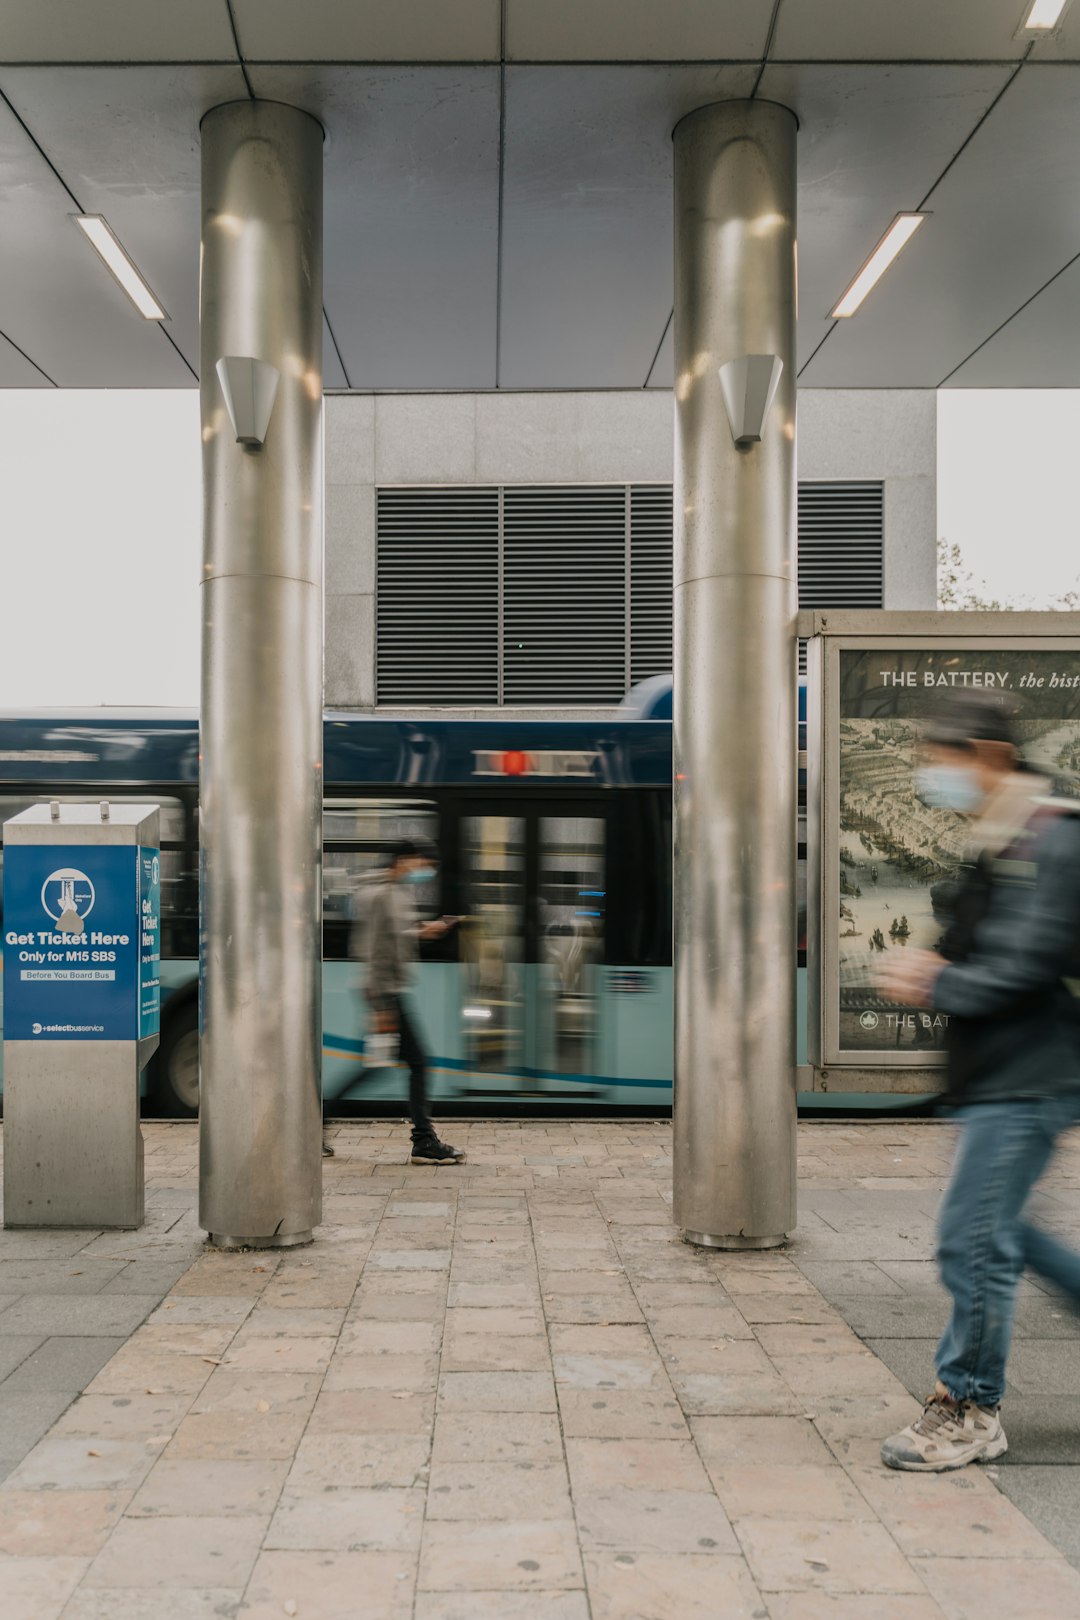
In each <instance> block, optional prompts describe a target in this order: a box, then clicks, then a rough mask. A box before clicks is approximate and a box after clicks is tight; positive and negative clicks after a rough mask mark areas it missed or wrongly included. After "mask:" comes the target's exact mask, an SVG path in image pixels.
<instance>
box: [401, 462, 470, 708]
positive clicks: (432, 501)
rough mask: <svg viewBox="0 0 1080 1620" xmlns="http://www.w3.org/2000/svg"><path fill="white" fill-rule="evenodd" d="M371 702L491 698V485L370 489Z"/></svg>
mask: <svg viewBox="0 0 1080 1620" xmlns="http://www.w3.org/2000/svg"><path fill="white" fill-rule="evenodd" d="M377 533H378V544H377V547H376V551H377V564H376V584H375V589H376V603H377V613H376V620H377V633H376V664H375V668H376V694H377V701H378V702H379V703H460V704H466V703H497V702H498V700H499V492H498V490H497V489H485V488H475V487H463V488H459V489H380V490H379V492H378V529H377Z"/></svg>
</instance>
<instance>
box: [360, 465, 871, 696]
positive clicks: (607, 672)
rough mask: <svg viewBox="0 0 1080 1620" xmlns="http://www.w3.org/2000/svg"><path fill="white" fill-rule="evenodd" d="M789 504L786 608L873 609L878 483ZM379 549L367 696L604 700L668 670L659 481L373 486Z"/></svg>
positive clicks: (803, 496)
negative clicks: (793, 580) (792, 598)
mask: <svg viewBox="0 0 1080 1620" xmlns="http://www.w3.org/2000/svg"><path fill="white" fill-rule="evenodd" d="M798 510H799V606H800V607H802V608H860V607H871V608H878V607H881V606H883V603H884V572H885V534H884V485H883V484H881V483H880V482H871V481H869V480H861V481H855V480H851V481H845V482H832V483H805V484H800V485H799V509H798ZM377 551H378V564H377V659H376V663H377V676H378V701H379V702H380V703H395V704H409V703H418V704H494V703H515V704H519V703H520V704H545V705H551V706H553V707H554V706H559V705H568V704H575V703H591V704H607V703H616V702H618V700H619V699H620V698H621V697H622V696H623V693H624V692H625V690H626V687H627V685H628V684H633V683H634V682H636V681H641V680H645V679H647V677H648V676H650V675H658V674H663V673H665V672H666V671H668V670H670V669H671V667H672V646H671V643H672V634H671V630H672V495H671V486H670V485H669V484H636V485H631V486H629V487H627V486H625V485H623V484H607V485H581V484H578V485H566V486H553V485H541V486H537V487H532V488H528V487H517V486H513V487H509V488H506V489H504V490H503V491H502V492H501V506H500V491H499V490H498V489H496V488H490V487H489V488H484V487H472V486H464V487H455V488H450V489H445V488H443V489H381V490H379V492H378V546H377ZM628 636H629V641H628V639H627V638H628ZM799 662H800V669H802V668H804V665H805V649H804V648H802V647H800V653H799Z"/></svg>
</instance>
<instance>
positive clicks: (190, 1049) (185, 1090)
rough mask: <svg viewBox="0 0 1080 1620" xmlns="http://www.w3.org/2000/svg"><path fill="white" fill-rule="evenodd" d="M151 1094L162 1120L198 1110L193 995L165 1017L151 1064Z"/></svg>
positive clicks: (192, 1114) (188, 1115)
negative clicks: (168, 1016) (158, 1044)
mask: <svg viewBox="0 0 1080 1620" xmlns="http://www.w3.org/2000/svg"><path fill="white" fill-rule="evenodd" d="M150 1095H151V1098H152V1100H153V1102H154V1105H155V1112H156V1113H157V1114H158V1115H159V1117H160V1118H162V1119H195V1118H196V1117H197V1116H198V1112H199V1003H198V1001H197V1000H196V999H195V998H194V997H192V998H191V999H190V1000H188V1001H185V1002H184V1003H183V1005H182V1006H180V1007H178V1008H177V1009H176V1011H175V1012H174V1013H173V1015H172V1017H171V1018H169V1019H167V1020H166V1022H165V1024H164V1026H163V1028H162V1031H161V1045H160V1046H159V1047H158V1049H157V1051H156V1052H155V1054H154V1057H153V1060H152V1062H151V1065H150Z"/></svg>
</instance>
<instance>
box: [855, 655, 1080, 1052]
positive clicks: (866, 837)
mask: <svg viewBox="0 0 1080 1620" xmlns="http://www.w3.org/2000/svg"><path fill="white" fill-rule="evenodd" d="M838 656H839V660H840V665H839V717H838V718H839V723H838V731H839V784H838V785H839V833H840V849H839V893H838V894H837V895H835V896H834V897H833V905H834V911H833V916H834V918H835V923H832V922H830V919H829V915H828V909H827V910H826V917H825V926H826V928H829V927H831V926H835V927H836V929H837V935H838V938H837V941H836V943H837V962H838V987H839V1003H840V1004H839V1021H838V1036H839V1038H838V1047H839V1051H840V1053H841V1054H843V1055H845V1056H846V1055H848V1054H859V1055H862V1056H865V1055H866V1054H868V1053H872V1054H874V1056H875V1057H876V1058H877V1059H878V1060H886V1061H887V1054H889V1053H906V1054H910V1056H909V1058H908V1059H907V1061H910V1060H911V1057H914V1058H916V1059H917V1058H918V1057H920V1056H922V1057H926V1058H927V1059H932V1058H933V1057H934V1055H935V1054H937V1053H940V1052H941V1051H942V1050H943V1048H944V1045H945V1040H946V1026H947V1019H946V1018H945V1017H944V1016H943V1015H941V1014H938V1013H933V1012H927V1011H925V1010H923V1009H919V1008H914V1007H902V1006H897V1005H896V1004H895V1003H892V1002H889V1001H887V1000H885V999H883V997H882V996H881V994H880V992H879V990H878V989H877V985H876V975H877V971H878V969H879V967H880V965H881V963H882V962H884V961H887V959H888V956H889V954H890V953H891V952H896V951H905V950H910V949H912V948H918V947H922V948H926V949H932V948H933V947H934V945H935V944H936V943H937V941H938V939H939V938H940V936H941V934H942V933H943V931H944V928H945V924H946V921H947V918H948V914H949V910H950V904H951V898H952V895H953V893H954V892H955V885H956V881H957V877H958V873H959V869H960V867H961V864H962V863H963V861H964V858H965V850H966V843H967V826H968V824H967V821H966V819H965V818H964V817H963V816H961V815H958V814H956V813H955V812H953V811H950V810H931V809H928V808H927V807H926V806H925V805H923V804H922V803H921V802H920V801H919V800H918V799H917V798H916V796H915V786H914V771H915V766H916V764H917V763H918V751H919V743H920V738H921V735H922V733H923V731H924V730H925V728H926V726H927V724H928V723H929V722H930V721H932V719H933V718H934V716H935V715H936V714H937V713H939V712H940V710H941V708H942V707H943V700H947V699H948V696H949V695H950V693H960V692H963V691H964V690H984V691H991V692H1002V693H1005V694H1006V695H1007V696H1008V698H1009V699H1010V700H1011V702H1012V704H1013V705H1014V708H1015V712H1016V716H1017V728H1018V732H1019V736H1020V740H1021V746H1022V750H1023V753H1024V756H1025V758H1026V759H1027V760H1028V761H1029V762H1030V763H1031V764H1032V765H1033V766H1034V767H1036V768H1037V769H1038V770H1039V771H1041V772H1044V773H1045V774H1046V775H1047V776H1048V777H1049V778H1051V779H1052V783H1053V787H1052V791H1054V792H1056V793H1064V794H1066V795H1069V796H1072V797H1080V652H1061V651H1055V650H1046V651H1041V650H1028V651H991V652H987V651H975V650H971V649H963V650H960V651H957V650H955V649H946V648H941V647H938V648H935V649H934V650H932V651H931V650H924V649H914V650H913V649H905V650H895V649H889V650H877V651H872V652H871V651H863V650H859V651H855V650H850V649H845V648H841V649H840V651H839V655H838Z"/></svg>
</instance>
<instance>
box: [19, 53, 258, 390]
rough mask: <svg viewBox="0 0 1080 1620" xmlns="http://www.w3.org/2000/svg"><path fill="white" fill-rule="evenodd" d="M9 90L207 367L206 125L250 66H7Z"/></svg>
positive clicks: (233, 95) (236, 94) (184, 344)
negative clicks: (202, 167)
mask: <svg viewBox="0 0 1080 1620" xmlns="http://www.w3.org/2000/svg"><path fill="white" fill-rule="evenodd" d="M0 88H2V89H3V91H4V93H5V95H7V97H8V99H9V100H10V102H11V104H12V105H13V106H14V108H15V109H16V111H17V112H18V113H19V115H20V117H21V118H22V119H23V120H24V122H25V123H26V125H27V126H28V128H29V129H30V130H31V132H32V133H33V135H34V137H35V139H36V140H37V141H38V143H39V145H40V146H41V147H42V149H43V150H44V151H45V152H46V153H47V155H48V157H49V159H50V161H51V162H52V163H53V164H55V166H56V168H57V169H58V170H59V171H60V173H61V175H62V176H63V178H64V180H65V181H66V183H67V184H68V185H69V186H70V187H71V190H72V191H73V192H74V193H75V195H76V197H78V199H79V202H80V203H81V205H82V207H83V209H84V210H85V211H86V212H87V213H90V214H104V215H105V217H106V219H107V220H108V221H109V224H110V225H111V226H112V227H113V229H114V231H115V232H116V234H117V236H119V238H120V240H121V241H122V242H123V244H124V246H125V247H126V248H127V250H128V252H129V253H130V254H131V256H132V258H133V259H134V260H135V263H136V264H137V265H138V266H139V269H140V270H141V271H142V273H143V275H144V276H145V277H146V279H147V281H148V282H149V283H150V286H151V287H152V288H153V290H154V292H155V294H156V295H157V297H158V299H159V300H160V302H161V304H162V305H163V306H164V308H165V309H166V310H167V311H168V314H169V317H170V318H169V332H170V335H171V336H172V338H173V340H174V342H175V343H176V344H177V346H178V347H179V348H180V350H181V352H182V353H183V354H184V356H185V357H186V359H187V360H188V362H189V364H190V365H191V366H192V367H193V368H195V369H198V357H199V317H198V300H199V120H200V118H201V117H202V115H203V113H204V112H206V111H207V110H208V109H209V108H210V107H214V106H217V104H218V103H219V102H222V101H231V100H235V99H243V98H244V97H245V96H246V93H247V92H246V90H245V88H244V81H243V77H242V75H241V73H240V69H239V68H238V67H211V66H197V67H182V68H177V67H137V68H113V67H105V68H5V69H0ZM58 189H59V188H58ZM67 207H68V210H69V211H70V209H71V207H72V205H71V203H70V202H68V203H67ZM87 260H88V263H87V275H89V274H91V272H92V271H94V270H95V269H98V272H99V273H100V274H101V275H102V276H104V277H105V279H106V280H108V277H107V274H106V272H105V271H104V270H103V269H99V267H98V266H97V264H96V261H95V260H94V259H93V256H92V255H91V254H90V253H89V251H87ZM188 381H189V382H190V381H192V379H191V378H190V377H189V379H188Z"/></svg>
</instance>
